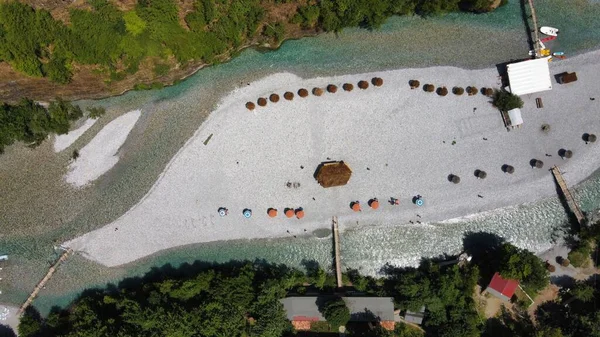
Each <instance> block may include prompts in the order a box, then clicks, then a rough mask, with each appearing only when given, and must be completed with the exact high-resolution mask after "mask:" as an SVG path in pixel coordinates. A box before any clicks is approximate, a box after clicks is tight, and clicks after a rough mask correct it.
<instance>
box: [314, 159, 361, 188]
mask: <svg viewBox="0 0 600 337" xmlns="http://www.w3.org/2000/svg"><path fill="white" fill-rule="evenodd" d="M351 176H352V170H351V169H350V167H348V165H346V163H344V162H343V161H334V162H324V163H321V164H320V165H319V166H318V167H317V170H316V171H315V178H316V179H317V181H318V182H319V184H321V186H323V187H325V188H327V187H334V186H343V185H346V184H347V183H348V180H350V177H351Z"/></svg>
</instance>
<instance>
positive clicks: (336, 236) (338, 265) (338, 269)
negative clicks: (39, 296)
mask: <svg viewBox="0 0 600 337" xmlns="http://www.w3.org/2000/svg"><path fill="white" fill-rule="evenodd" d="M331 222H332V224H331V225H332V227H333V246H334V247H333V248H334V250H335V278H336V280H337V287H338V288H341V287H342V286H343V283H342V262H341V254H342V253H341V249H340V231H339V228H338V219H337V216H334V217H333V218H332V219H331Z"/></svg>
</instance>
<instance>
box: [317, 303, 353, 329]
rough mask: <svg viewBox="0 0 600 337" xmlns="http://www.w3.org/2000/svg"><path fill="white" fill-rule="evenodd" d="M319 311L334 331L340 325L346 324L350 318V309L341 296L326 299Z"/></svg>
mask: <svg viewBox="0 0 600 337" xmlns="http://www.w3.org/2000/svg"><path fill="white" fill-rule="evenodd" d="M320 311H321V313H322V314H323V317H325V319H326V320H327V322H328V323H329V324H330V325H331V327H332V329H333V330H334V331H337V330H338V328H339V327H340V326H344V325H346V323H348V321H349V320H350V310H348V307H347V306H346V302H344V300H342V298H341V297H335V298H332V299H330V300H328V301H327V302H326V303H325V304H324V305H323V307H322V308H320Z"/></svg>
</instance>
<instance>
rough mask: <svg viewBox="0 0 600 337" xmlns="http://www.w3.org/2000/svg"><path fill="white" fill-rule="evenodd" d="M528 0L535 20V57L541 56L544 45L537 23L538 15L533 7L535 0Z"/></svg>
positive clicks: (532, 18)
mask: <svg viewBox="0 0 600 337" xmlns="http://www.w3.org/2000/svg"><path fill="white" fill-rule="evenodd" d="M528 2H529V9H530V11H531V21H532V22H533V36H534V40H533V46H534V49H535V57H536V58H538V57H539V56H541V51H542V46H541V45H540V36H539V29H538V23H537V15H536V14H535V7H533V0H528Z"/></svg>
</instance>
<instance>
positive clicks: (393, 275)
mask: <svg viewBox="0 0 600 337" xmlns="http://www.w3.org/2000/svg"><path fill="white" fill-rule="evenodd" d="M490 238H491V240H490ZM490 242H493V244H492V245H490V244H489V243H490ZM465 249H466V251H467V252H469V254H472V255H473V261H472V262H471V263H470V264H467V265H459V264H451V265H440V263H439V262H440V261H441V260H443V259H424V260H423V261H422V262H421V264H420V266H419V267H418V268H395V267H391V266H388V267H385V268H384V269H383V270H382V272H383V273H384V274H385V277H382V278H374V277H369V276H363V275H360V273H359V272H358V271H357V270H349V271H348V272H347V273H345V274H344V275H343V278H344V284H346V285H347V287H346V290H354V291H355V292H358V293H360V294H361V296H390V297H393V299H394V305H395V307H396V308H398V309H401V310H406V309H412V310H418V309H419V308H420V307H421V306H426V308H427V309H426V315H425V320H424V322H423V325H422V327H423V329H424V332H422V331H420V330H417V329H413V328H411V327H408V326H406V325H404V324H401V323H398V324H397V327H396V330H395V331H393V332H390V331H386V330H384V329H383V328H381V327H380V326H375V327H373V326H369V325H366V324H358V323H352V322H348V320H349V317H350V315H349V311H348V309H347V308H346V307H345V304H344V302H343V301H341V300H339V299H336V298H335V297H333V298H332V297H331V295H332V294H334V293H335V287H336V281H335V278H334V276H333V275H331V274H328V273H326V272H325V271H324V270H323V269H322V268H320V267H319V266H318V265H317V264H316V263H314V262H311V261H308V262H305V263H304V264H305V266H306V269H307V272H301V271H299V270H297V269H293V268H289V267H286V266H284V265H270V264H267V263H264V262H263V261H256V262H254V263H250V262H230V263H227V264H220V265H208V264H201V263H195V264H193V265H182V266H181V267H179V268H178V269H174V268H172V267H170V266H169V265H167V266H164V267H162V268H160V269H154V270H153V271H152V272H150V273H149V274H147V275H146V276H145V277H144V278H142V279H127V280H124V281H123V282H122V283H121V284H120V285H119V286H118V287H117V286H114V285H109V286H108V287H106V288H104V289H91V290H86V291H84V292H83V293H82V294H81V295H80V297H79V298H78V299H77V300H75V301H74V302H73V303H72V304H71V306H70V307H69V308H67V309H58V308H55V309H54V310H52V312H51V313H50V314H49V315H48V316H47V317H46V318H41V317H40V315H39V314H38V313H37V312H36V311H35V309H33V308H30V310H28V311H26V313H25V315H24V316H23V317H22V319H21V323H20V325H19V335H20V336H21V337H34V336H36V337H40V336H65V337H74V336H80V337H86V336H265V337H278V336H295V335H296V332H295V331H294V330H293V328H292V325H291V324H290V322H289V321H288V320H287V318H286V315H285V311H284V308H283V306H282V304H281V303H280V301H279V300H280V299H282V298H284V297H286V296H302V295H303V294H313V295H314V294H317V296H322V297H323V298H328V300H325V301H324V303H325V304H324V305H323V306H320V310H321V311H322V313H323V316H324V317H326V318H327V320H328V322H327V323H326V324H325V326H322V325H321V324H315V327H314V330H315V332H317V331H320V332H337V330H336V329H337V327H338V326H340V325H346V328H347V331H348V333H347V335H348V336H371V337H377V336H387V337H391V336H400V337H409V336H410V337H417V336H442V337H469V336H473V337H475V336H508V335H511V336H532V337H534V336H536V337H537V336H540V337H541V336H555V337H560V336H580V335H586V336H593V335H592V334H590V333H591V332H593V331H594V330H592V329H593V324H600V315H596V314H591V312H593V311H587V312H585V308H586V307H587V306H590V305H591V304H592V301H597V300H600V296H599V294H600V293H599V292H598V290H599V289H597V288H594V287H592V286H591V285H587V284H584V283H579V284H577V285H576V286H575V288H574V289H576V290H575V291H574V292H571V295H569V296H568V297H565V298H564V300H567V299H569V298H574V299H571V300H570V301H571V302H573V303H576V304H577V305H576V306H572V308H576V309H570V310H577V312H580V313H581V318H580V321H581V324H580V325H579V326H578V327H577V328H566V329H565V328H563V326H564V325H567V323H568V322H565V317H567V316H563V317H554V316H549V315H553V314H554V313H556V314H558V313H559V312H560V310H567V309H564V308H562V306H561V308H560V310H559V309H557V308H554V309H552V308H549V307H548V306H547V310H545V311H544V312H541V313H539V319H543V320H544V322H546V321H547V324H546V323H545V324H543V325H542V324H539V325H538V324H535V323H533V322H532V321H531V320H526V319H522V318H521V317H520V316H523V313H522V312H521V313H519V315H512V314H507V313H503V314H502V315H501V316H498V317H496V318H492V319H490V320H486V319H485V317H484V316H483V315H482V313H481V311H479V310H478V308H477V304H476V301H475V300H474V297H473V294H474V291H475V286H476V285H477V284H480V285H482V286H486V285H487V283H488V282H489V280H490V279H491V275H490V273H491V272H493V271H495V270H500V271H501V273H503V275H504V274H505V273H506V275H509V276H510V277H523V279H522V280H521V281H522V283H523V284H525V285H526V286H527V287H530V289H531V290H532V291H533V289H537V290H539V289H540V287H541V288H543V287H545V286H547V285H548V272H547V271H546V269H545V268H544V267H543V261H541V260H540V259H538V258H537V257H535V256H534V255H533V254H532V253H530V252H528V251H526V250H520V249H518V248H516V247H513V246H511V245H510V244H507V243H504V242H503V240H502V239H500V238H498V237H497V236H495V235H492V234H487V233H470V234H467V236H466V237H465ZM532 275H535V276H532ZM506 277H508V276H506ZM530 279H532V280H542V281H541V282H539V283H538V282H537V281H536V282H534V283H533V284H531V283H530V282H529V281H528V280H530ZM350 285H351V286H350ZM531 295H532V296H534V295H535V293H531ZM579 302H581V303H579ZM553 303H554V302H553ZM557 305H558V304H557ZM580 305H581V307H579V306H580ZM551 309H552V310H551ZM515 310H518V309H515ZM557 310H559V311H557ZM571 313H572V314H574V311H572V312H571ZM526 316H527V315H526V314H525V317H526ZM561 329H562V330H561ZM521 330H522V331H526V332H527V333H520V332H519V331H521ZM510 331H513V332H515V331H517V332H519V333H508V334H504V335H502V334H498V333H500V332H502V333H507V332H510ZM561 331H563V332H565V333H564V334H563V332H561ZM571 332H573V333H571ZM575 332H577V333H583V334H578V335H576V334H574V333H575ZM315 336H318V334H316V335H315Z"/></svg>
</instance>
